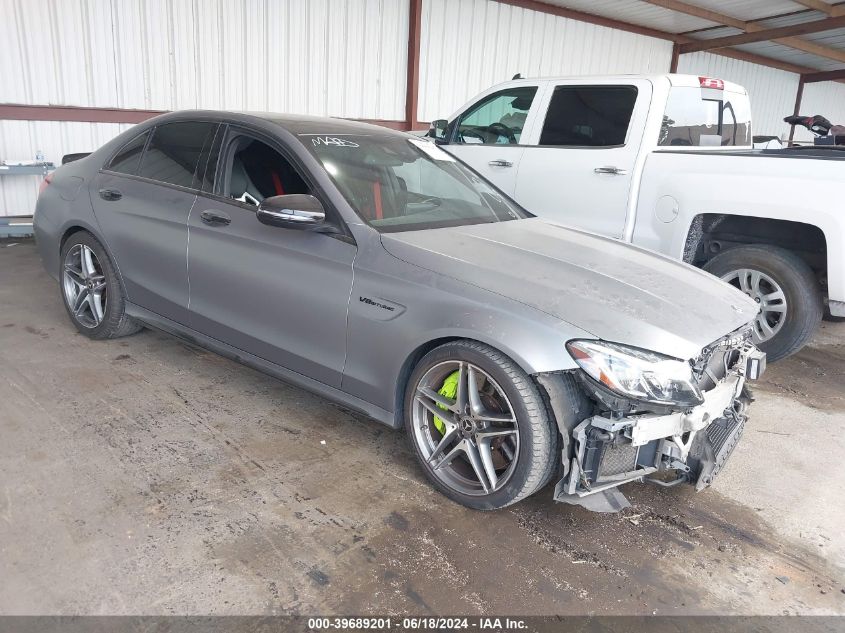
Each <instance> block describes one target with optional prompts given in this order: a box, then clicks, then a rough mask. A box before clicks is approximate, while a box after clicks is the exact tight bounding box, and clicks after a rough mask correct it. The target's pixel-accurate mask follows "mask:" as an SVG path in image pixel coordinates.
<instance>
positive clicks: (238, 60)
mask: <svg viewBox="0 0 845 633" xmlns="http://www.w3.org/2000/svg"><path fill="white" fill-rule="evenodd" d="M408 14H409V8H408V3H407V2H406V1H405V0H307V1H306V0H291V1H289V2H281V1H278V0H0V42H2V43H3V44H2V48H3V50H2V54H0V77H2V81H0V103H23V104H27V105H74V106H93V107H111V108H115V107H116V108H135V109H152V110H173V109H184V108H225V109H233V110H271V111H277V112H295V113H304V112H307V113H310V114H318V115H333V116H343V117H350V118H365V119H393V120H397V119H402V118H404V114H405V112H404V110H405V73H406V68H407V54H408ZM80 126H82V127H80ZM80 130H88V131H86V132H82V133H80ZM117 132H118V127H117V126H114V125H110V124H78V123H43V122H42V123H21V122H9V121H7V122H3V123H2V124H0V158H4V159H34V158H35V154H36V152H37V151H38V150H39V149H40V150H42V151H43V152H44V154H45V156H46V158H47V159H48V160H52V161H54V162H56V163H58V161H59V160H60V159H61V156H62V154H65V153H70V152H76V151H87V150H91V149H93V148H96V147H97V146H98V145H100V144H102V143H103V142H105V141H106V140H108V138H110V137H111V136H113V135H114V134H117ZM36 190H37V179H35V178H33V177H4V178H0V205H2V206H0V214H3V215H11V214H16V213H31V212H32V208H33V207H34V202H35V193H34V192H35V191H36Z"/></svg>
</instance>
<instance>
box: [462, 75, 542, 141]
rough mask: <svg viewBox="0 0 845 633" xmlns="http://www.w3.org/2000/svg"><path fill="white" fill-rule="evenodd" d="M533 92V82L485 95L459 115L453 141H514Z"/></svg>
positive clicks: (516, 139) (523, 121) (517, 138)
mask: <svg viewBox="0 0 845 633" xmlns="http://www.w3.org/2000/svg"><path fill="white" fill-rule="evenodd" d="M536 94H537V87H536V86H521V87H517V88H508V89H507V90H502V91H501V92H497V93H495V94H492V95H489V96H487V97H485V98H484V99H483V100H482V101H480V102H478V103H477V104H475V105H474V106H472V107H471V108H470V109H469V110H467V111H466V112H465V113H464V114H463V115H462V116H461V118H460V121H459V122H458V129H457V134H456V136H457V138H456V139H455V140H456V142H458V143H466V144H472V143H476V144H485V145H496V144H504V145H516V144H518V143H519V139H520V137H521V136H522V130H523V128H524V127H525V120H526V119H527V118H528V110H530V109H531V103H532V102H533V101H534V95H536Z"/></svg>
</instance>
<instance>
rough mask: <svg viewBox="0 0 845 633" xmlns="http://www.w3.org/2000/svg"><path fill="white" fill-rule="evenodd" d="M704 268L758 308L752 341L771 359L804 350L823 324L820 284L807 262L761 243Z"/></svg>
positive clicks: (718, 257) (735, 250)
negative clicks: (743, 294) (750, 300)
mask: <svg viewBox="0 0 845 633" xmlns="http://www.w3.org/2000/svg"><path fill="white" fill-rule="evenodd" d="M704 270H706V271H707V272H709V273H711V274H713V275H716V276H717V277H720V278H722V279H723V280H724V281H727V282H728V283H730V284H732V285H734V286H735V287H736V288H738V289H740V290H742V291H743V292H744V293H745V294H747V295H748V296H750V297H751V298H752V299H754V300H755V301H757V303H759V304H760V307H761V312H760V314H759V315H758V317H757V319H756V320H755V323H754V340H755V342H756V343H757V345H758V346H759V347H760V349H762V350H763V351H764V352H766V355H767V356H768V358H769V360H770V361H776V360H780V359H781V358H786V357H787V356H789V355H791V354H794V353H795V352H797V351H798V350H799V349H801V348H802V347H803V346H804V345H805V344H806V343H807V342H808V341H809V340H810V338H811V337H812V336H813V334H814V333H815V331H816V329H817V328H818V326H819V323H820V322H821V319H822V314H823V312H824V302H823V300H822V293H821V288H820V287H819V282H818V280H817V279H816V276H815V275H814V274H813V271H812V270H811V269H810V267H809V266H808V265H807V263H806V262H805V261H804V260H802V259H801V258H800V257H798V256H797V255H795V254H794V253H791V252H790V251H787V250H784V249H782V248H778V247H776V246H768V245H762V244H759V245H750V246H739V247H736V248H731V249H729V250H727V251H724V252H723V253H719V254H718V255H716V256H715V257H714V258H713V259H711V260H710V261H709V262H707V264H705V266H704Z"/></svg>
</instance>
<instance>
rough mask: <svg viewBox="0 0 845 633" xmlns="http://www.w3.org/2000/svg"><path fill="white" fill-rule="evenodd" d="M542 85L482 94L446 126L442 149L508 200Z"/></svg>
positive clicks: (512, 189)
mask: <svg viewBox="0 0 845 633" xmlns="http://www.w3.org/2000/svg"><path fill="white" fill-rule="evenodd" d="M542 87H543V84H542V83H533V84H519V85H516V86H510V87H508V88H504V89H500V90H495V91H491V92H488V93H485V94H482V95H481V96H480V97H479V98H478V100H477V101H476V102H475V103H473V104H472V105H470V106H469V107H467V108H465V109H464V110H463V112H462V113H461V114H460V115H458V116H457V117H456V118H454V119H453V120H452V121H451V123H450V125H449V132H450V138H449V139H448V145H446V146H445V147H444V149H446V150H448V151H449V153H450V154H453V155H455V156H457V157H458V158H460V159H461V160H462V161H464V162H465V163H467V164H468V165H469V166H470V167H472V168H473V169H475V170H476V171H477V172H479V173H480V174H481V175H482V176H484V177H485V178H487V179H488V180H489V181H490V182H492V183H493V184H494V185H496V186H497V187H498V188H499V189H501V190H502V191H504V192H505V193H506V194H508V195H509V196H513V193H514V189H515V187H516V175H517V172H518V170H519V162H520V160H521V159H522V155H523V152H524V151H525V146H524V145H523V144H522V143H523V142H524V141H523V139H524V138H525V136H526V134H528V133H530V130H531V127H532V125H533V124H534V119H535V118H536V112H537V108H536V107H532V106H534V105H536V103H537V102H538V101H539V99H540V93H541V88H542Z"/></svg>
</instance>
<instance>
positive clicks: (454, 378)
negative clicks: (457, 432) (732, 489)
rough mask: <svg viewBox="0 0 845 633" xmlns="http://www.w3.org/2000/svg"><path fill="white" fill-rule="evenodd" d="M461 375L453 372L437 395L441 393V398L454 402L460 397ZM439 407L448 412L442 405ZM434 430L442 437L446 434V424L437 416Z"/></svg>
mask: <svg viewBox="0 0 845 633" xmlns="http://www.w3.org/2000/svg"><path fill="white" fill-rule="evenodd" d="M459 375H460V372H458V371H453V372H452V373H451V374H449V375H448V376H446V380H444V381H443V386H442V387H440V391H438V392H437V393H439V394H440V395H441V396H443V397H445V398H449V399H450V400H454V399H455V397H456V396H457V395H458V376H459ZM437 406H438V407H440V408H441V409H443V410H444V411H445V410H446V407H444V406H443V405H442V404H438V405H437ZM434 428H436V429H437V430H438V431H440V435H445V434H446V423H445V422H443V420H441V419H440V418H438V417H437V416H436V415H435V416H434Z"/></svg>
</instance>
